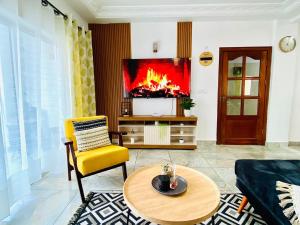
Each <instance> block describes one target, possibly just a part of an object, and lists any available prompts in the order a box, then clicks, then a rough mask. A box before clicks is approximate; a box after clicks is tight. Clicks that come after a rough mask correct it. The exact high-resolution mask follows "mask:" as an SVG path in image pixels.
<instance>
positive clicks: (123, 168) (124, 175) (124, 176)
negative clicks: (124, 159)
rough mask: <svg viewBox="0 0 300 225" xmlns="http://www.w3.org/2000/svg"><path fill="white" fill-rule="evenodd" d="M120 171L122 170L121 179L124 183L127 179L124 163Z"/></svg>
mask: <svg viewBox="0 0 300 225" xmlns="http://www.w3.org/2000/svg"><path fill="white" fill-rule="evenodd" d="M122 170H123V179H124V181H125V180H126V179H127V169H126V163H124V164H123V165H122Z"/></svg>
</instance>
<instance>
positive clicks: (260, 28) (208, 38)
mask: <svg viewBox="0 0 300 225" xmlns="http://www.w3.org/2000/svg"><path fill="white" fill-rule="evenodd" d="M270 45H272V23H271V22H193V53H192V56H193V58H192V95H191V96H192V98H194V99H195V102H196V104H197V105H196V107H195V108H194V113H195V115H197V116H198V117H199V127H198V139H199V140H216V133H217V100H218V99H217V98H218V71H219V47H241V46H270ZM205 49H207V50H209V51H211V52H212V53H213V55H214V62H213V64H212V65H210V66H208V67H204V66H201V65H200V64H199V62H198V57H199V55H200V53H201V52H202V51H204V50H205Z"/></svg>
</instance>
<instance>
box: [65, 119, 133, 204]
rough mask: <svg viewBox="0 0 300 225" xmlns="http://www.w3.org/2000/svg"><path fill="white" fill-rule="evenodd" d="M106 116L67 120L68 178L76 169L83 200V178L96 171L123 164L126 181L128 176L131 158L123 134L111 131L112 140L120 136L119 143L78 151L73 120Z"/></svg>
mask: <svg viewBox="0 0 300 225" xmlns="http://www.w3.org/2000/svg"><path fill="white" fill-rule="evenodd" d="M103 118H106V124H107V117H106V116H91V117H80V118H72V119H67V120H65V136H66V140H65V146H66V152H67V168H68V180H71V171H72V170H75V174H76V177H77V182H78V188H79V192H80V196H81V200H82V202H85V197H84V192H83V188H82V183H81V179H82V178H84V177H87V176H90V175H93V174H96V173H100V172H103V171H107V170H110V169H114V168H116V167H120V166H122V170H123V178H124V181H125V180H126V178H127V171H126V161H128V160H129V153H128V149H127V148H125V147H123V140H122V134H121V133H119V132H109V137H110V140H112V137H113V136H118V138H119V145H113V144H112V145H109V146H105V147H101V148H97V149H93V150H89V151H85V152H79V151H77V143H76V138H75V136H74V126H73V122H79V121H88V120H95V119H103Z"/></svg>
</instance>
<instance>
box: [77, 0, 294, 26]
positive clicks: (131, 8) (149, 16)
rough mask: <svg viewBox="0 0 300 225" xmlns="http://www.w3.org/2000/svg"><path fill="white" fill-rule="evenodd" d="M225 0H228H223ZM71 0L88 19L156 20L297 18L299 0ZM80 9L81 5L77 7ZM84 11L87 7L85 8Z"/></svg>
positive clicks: (113, 20)
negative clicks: (81, 8)
mask: <svg viewBox="0 0 300 225" xmlns="http://www.w3.org/2000/svg"><path fill="white" fill-rule="evenodd" d="M226 1H227V0H226ZM226 1H225V0H223V1H222V0H126V1H125V0H73V1H72V2H73V3H72V4H76V2H77V4H78V2H79V3H80V4H81V5H84V6H85V8H86V9H88V11H89V13H90V15H89V18H90V19H89V22H92V23H97V22H100V23H101V22H131V21H156V20H187V19H189V20H205V21H207V20H216V21H217V20H281V19H284V20H289V21H290V22H298V21H300V0H251V1H246V0H230V2H229V1H227V3H225V2H226ZM76 10H77V11H78V12H79V13H81V12H80V9H78V8H76ZM85 13H86V11H85Z"/></svg>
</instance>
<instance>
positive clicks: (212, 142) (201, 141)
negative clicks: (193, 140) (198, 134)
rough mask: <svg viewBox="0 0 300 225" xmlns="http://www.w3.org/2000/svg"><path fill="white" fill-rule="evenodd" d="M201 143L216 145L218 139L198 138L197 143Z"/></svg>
mask: <svg viewBox="0 0 300 225" xmlns="http://www.w3.org/2000/svg"><path fill="white" fill-rule="evenodd" d="M200 144H207V145H215V144H216V141H208V140H197V145H200Z"/></svg>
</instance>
